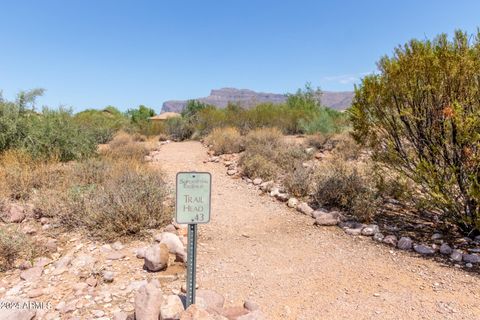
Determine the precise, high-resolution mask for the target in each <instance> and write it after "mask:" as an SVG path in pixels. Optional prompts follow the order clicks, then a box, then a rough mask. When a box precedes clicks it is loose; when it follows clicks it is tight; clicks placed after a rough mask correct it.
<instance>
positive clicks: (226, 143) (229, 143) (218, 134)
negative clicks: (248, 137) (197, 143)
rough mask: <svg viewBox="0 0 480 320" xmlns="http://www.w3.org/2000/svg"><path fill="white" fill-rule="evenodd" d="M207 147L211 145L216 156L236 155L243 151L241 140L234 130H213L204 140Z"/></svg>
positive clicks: (229, 128) (237, 132) (238, 133)
mask: <svg viewBox="0 0 480 320" xmlns="http://www.w3.org/2000/svg"><path fill="white" fill-rule="evenodd" d="M205 142H206V143H207V144H208V145H212V149H213V151H215V154H216V155H220V154H225V153H238V152H240V151H242V149H243V143H242V142H243V138H242V136H241V135H240V132H239V131H238V130H237V129H236V128H232V127H227V128H215V129H213V131H212V132H211V133H210V134H209V135H208V136H207V137H206V138H205Z"/></svg>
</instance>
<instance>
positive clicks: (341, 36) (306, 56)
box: [0, 0, 480, 111]
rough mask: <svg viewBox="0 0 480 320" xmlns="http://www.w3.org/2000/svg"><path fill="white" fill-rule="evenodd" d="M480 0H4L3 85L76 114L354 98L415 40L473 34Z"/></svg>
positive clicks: (0, 20)
mask: <svg viewBox="0 0 480 320" xmlns="http://www.w3.org/2000/svg"><path fill="white" fill-rule="evenodd" d="M479 12H480V1H476V0H471V1H467V0H459V1H444V0H436V1H433V0H422V1H420V0H417V1H414V0H406V1H405V0H402V1H398V0H396V1H390V0H383V1H381V0H378V1H369V0H362V1H353V0H350V1H346V0H343V1H342V0H338V1H334V0H331V1H320V0H319V1H301V0H296V1H293V0H292V1H289V0H288V1H280V0H277V1H266V0H265V1H262V0H257V1H253V0H250V1H247V0H243V1H232V0H230V1H228V0H223V1H221V0H218V1H210V0H202V1H198V0H196V1H193V0H192V1H133V0H131V1H121V0H96V1H89V0H82V1H79V0H77V1H74V0H72V1H65V0H62V1H53V0H43V1H33V0H32V1H22V0H14V1H13V0H12V1H4V0H0V39H1V49H0V89H1V90H3V93H4V96H5V97H6V98H9V99H12V98H13V97H14V96H15V94H16V93H17V92H18V91H19V90H22V89H30V88H36V87H42V88H45V89H47V91H46V94H45V96H44V97H42V98H41V99H40V100H39V104H45V105H49V106H51V107H57V106H59V105H65V106H71V107H73V108H74V110H76V111H78V110H82V109H85V108H101V107H103V106H106V105H109V104H110V105H115V106H117V107H119V108H120V109H122V110H126V109H127V108H130V107H134V106H136V105H139V104H146V105H148V106H151V107H153V108H154V109H155V110H157V111H159V110H160V108H161V104H162V102H163V101H165V100H170V99H187V98H193V97H201V96H206V95H208V94H209V92H210V89H213V88H220V87H237V88H249V89H253V90H257V91H266V92H275V93H286V92H293V91H295V90H296V89H297V88H299V87H303V85H304V84H305V83H306V82H311V83H312V84H313V85H314V86H319V87H321V88H322V89H323V90H333V91H342V90H352V89H353V84H354V83H355V82H358V79H359V78H360V77H361V76H362V75H364V74H366V73H370V72H373V71H375V70H376V65H375V63H376V61H377V60H378V59H379V58H380V57H381V56H382V55H385V54H391V53H392V50H393V48H394V47H395V46H397V45H398V44H401V43H405V42H406V41H408V40H409V39H411V38H420V39H425V38H431V37H434V36H435V35H437V34H438V33H441V32H446V33H448V34H452V33H453V31H454V30H455V29H457V28H460V29H463V30H466V31H468V32H470V33H474V32H476V30H477V27H478V26H480V19H479V17H480V15H479Z"/></svg>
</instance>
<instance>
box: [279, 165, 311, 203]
mask: <svg viewBox="0 0 480 320" xmlns="http://www.w3.org/2000/svg"><path fill="white" fill-rule="evenodd" d="M312 174H313V172H312V169H311V168H304V167H303V166H302V165H301V164H297V166H296V167H295V168H294V169H293V170H291V171H288V172H287V173H286V174H285V176H284V177H283V185H284V186H285V188H286V189H287V191H288V193H290V194H292V195H294V196H296V197H305V196H307V195H308V194H309V192H310V187H311V180H312Z"/></svg>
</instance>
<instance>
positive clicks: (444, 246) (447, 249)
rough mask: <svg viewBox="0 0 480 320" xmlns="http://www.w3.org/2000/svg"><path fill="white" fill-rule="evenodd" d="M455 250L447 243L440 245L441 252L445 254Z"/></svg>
mask: <svg viewBox="0 0 480 320" xmlns="http://www.w3.org/2000/svg"><path fill="white" fill-rule="evenodd" d="M452 252H453V250H452V248H451V247H450V246H449V245H448V244H447V243H442V245H441V246H440V253H441V254H445V255H450V254H452Z"/></svg>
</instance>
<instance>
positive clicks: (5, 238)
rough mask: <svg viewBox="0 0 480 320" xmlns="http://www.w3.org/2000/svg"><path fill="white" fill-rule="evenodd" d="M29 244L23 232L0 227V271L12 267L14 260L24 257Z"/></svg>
mask: <svg viewBox="0 0 480 320" xmlns="http://www.w3.org/2000/svg"><path fill="white" fill-rule="evenodd" d="M30 245H31V244H30V242H29V241H28V239H27V237H26V236H25V234H24V233H22V232H20V231H18V230H10V229H7V228H6V227H3V226H2V227H0V271H6V270H8V269H11V268H12V267H14V265H15V260H17V259H19V258H21V257H24V256H25V253H26V252H28V247H29V246H30Z"/></svg>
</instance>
